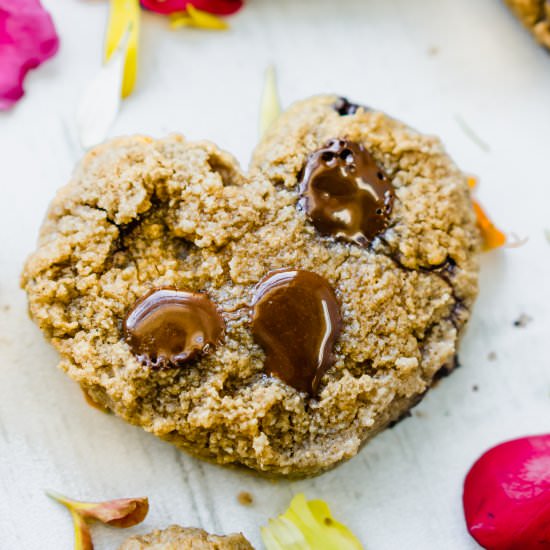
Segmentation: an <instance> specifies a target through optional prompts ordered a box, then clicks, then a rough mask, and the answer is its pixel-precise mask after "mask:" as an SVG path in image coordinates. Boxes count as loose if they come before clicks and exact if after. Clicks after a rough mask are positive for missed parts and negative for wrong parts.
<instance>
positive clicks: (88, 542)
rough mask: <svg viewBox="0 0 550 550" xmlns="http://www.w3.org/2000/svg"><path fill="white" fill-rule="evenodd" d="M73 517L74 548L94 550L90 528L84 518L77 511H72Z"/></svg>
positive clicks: (77, 549) (76, 549)
mask: <svg viewBox="0 0 550 550" xmlns="http://www.w3.org/2000/svg"><path fill="white" fill-rule="evenodd" d="M71 517H72V518H73V526H74V550H94V545H93V543H92V535H91V534H90V528H89V527H88V524H87V523H86V521H85V520H84V518H83V517H82V516H81V515H80V514H78V513H76V512H71Z"/></svg>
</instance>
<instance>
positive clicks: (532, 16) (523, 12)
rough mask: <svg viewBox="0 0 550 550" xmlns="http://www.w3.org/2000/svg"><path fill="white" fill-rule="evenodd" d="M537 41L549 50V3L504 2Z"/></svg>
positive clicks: (539, 0)
mask: <svg viewBox="0 0 550 550" xmlns="http://www.w3.org/2000/svg"><path fill="white" fill-rule="evenodd" d="M504 1H505V2H506V4H507V5H508V6H509V7H510V8H511V9H512V11H513V12H514V13H515V15H516V17H518V19H519V20H520V21H521V22H522V23H523V24H524V25H525V26H526V27H527V28H528V29H529V30H530V31H531V33H532V34H533V35H534V36H535V38H536V39H537V41H538V42H539V43H540V44H542V45H543V46H545V47H546V48H549V49H550V2H548V0H504Z"/></svg>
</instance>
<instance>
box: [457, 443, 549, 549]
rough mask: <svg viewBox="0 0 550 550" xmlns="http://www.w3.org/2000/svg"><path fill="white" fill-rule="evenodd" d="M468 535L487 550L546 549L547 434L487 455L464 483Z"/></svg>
mask: <svg viewBox="0 0 550 550" xmlns="http://www.w3.org/2000/svg"><path fill="white" fill-rule="evenodd" d="M463 503H464V514H465V517H466V523H467V525H468V531H469V532H470V534H471V535H472V537H474V539H475V540H476V541H477V542H478V543H479V544H480V545H481V546H483V548H486V549H487V550H542V549H543V548H550V434H547V435H541V436H533V437H524V438H521V439H516V440H514V441H508V442H507V443H502V444H501V445H498V446H497V447H493V448H492V449H490V450H489V451H487V452H486V453H485V454H484V455H483V456H481V458H479V460H478V461H477V462H476V463H475V464H474V465H473V466H472V469H471V470H470V471H469V472H468V475H467V476H466V480H465V482H464V496H463Z"/></svg>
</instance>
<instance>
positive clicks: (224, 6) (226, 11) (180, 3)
mask: <svg viewBox="0 0 550 550" xmlns="http://www.w3.org/2000/svg"><path fill="white" fill-rule="evenodd" d="M243 3H244V1H243V0H141V5H142V6H143V7H144V8H147V9H148V10H151V11H156V12H157V13H163V14H168V13H174V12H178V11H185V9H186V8H187V6H188V5H189V4H191V5H192V6H193V7H194V8H197V9H198V10H202V11H207V12H209V13H214V14H216V15H231V14H232V13H235V12H237V11H239V10H240V9H241V8H242V7H243Z"/></svg>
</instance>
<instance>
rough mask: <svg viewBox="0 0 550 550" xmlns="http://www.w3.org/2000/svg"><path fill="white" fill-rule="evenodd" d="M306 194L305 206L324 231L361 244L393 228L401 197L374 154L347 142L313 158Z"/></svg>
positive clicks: (306, 176) (328, 147)
mask: <svg viewBox="0 0 550 550" xmlns="http://www.w3.org/2000/svg"><path fill="white" fill-rule="evenodd" d="M300 193H301V197H302V198H301V199H300V206H301V207H302V208H304V210H305V211H306V213H307V214H308V216H309V217H310V219H311V221H312V222H313V225H314V226H315V227H316V228H317V230H318V231H319V233H321V234H322V235H332V236H334V237H337V238H340V239H344V240H346V241H352V242H354V243H356V244H358V245H360V246H366V245H368V244H369V243H370V242H371V241H372V240H373V239H374V237H376V235H378V234H379V233H381V232H382V231H383V230H384V229H385V228H386V227H387V226H388V222H389V217H390V214H391V211H392V206H393V201H394V196H395V193H394V188H393V185H392V183H391V181H390V179H389V177H388V176H387V175H386V173H385V172H384V170H383V169H382V168H381V167H380V166H378V165H377V164H376V161H375V160H374V158H373V157H372V155H371V154H370V153H369V152H368V151H367V150H366V149H365V148H364V147H363V145H361V144H359V143H355V142H352V141H348V140H345V139H333V140H331V141H329V142H328V144H327V145H326V146H325V147H323V148H322V149H319V150H317V151H315V152H314V153H312V154H311V155H310V156H309V158H308V161H307V164H306V166H305V168H304V173H303V177H302V179H301V182H300Z"/></svg>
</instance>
